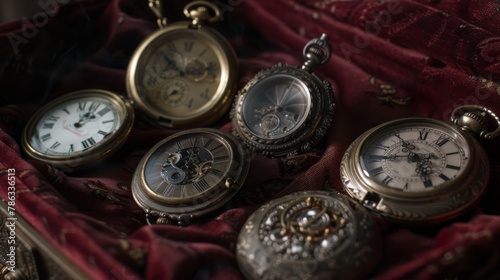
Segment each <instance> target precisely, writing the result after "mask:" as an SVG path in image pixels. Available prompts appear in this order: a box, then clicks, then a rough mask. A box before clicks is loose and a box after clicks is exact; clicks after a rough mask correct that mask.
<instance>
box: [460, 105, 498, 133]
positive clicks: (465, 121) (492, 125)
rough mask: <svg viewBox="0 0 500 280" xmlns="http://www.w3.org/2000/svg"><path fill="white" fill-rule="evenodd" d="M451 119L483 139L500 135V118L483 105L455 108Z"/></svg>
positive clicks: (461, 127) (463, 128)
mask: <svg viewBox="0 0 500 280" xmlns="http://www.w3.org/2000/svg"><path fill="white" fill-rule="evenodd" d="M451 121H452V122H453V123H454V124H455V125H456V126H458V127H459V128H460V129H462V130H464V131H467V132H469V133H472V134H474V136H479V137H480V138H483V139H492V138H496V137H499V136H500V119H499V118H498V117H497V115H496V114H495V113H494V112H493V111H491V110H490V109H488V108H486V107H483V106H479V105H464V106H460V107H458V108H455V110H453V112H452V113H451ZM490 130H492V131H490Z"/></svg>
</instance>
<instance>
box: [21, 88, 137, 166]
mask: <svg viewBox="0 0 500 280" xmlns="http://www.w3.org/2000/svg"><path fill="white" fill-rule="evenodd" d="M132 121H133V111H132V109H131V107H130V105H128V103H125V102H124V101H123V100H122V99H121V98H119V97H118V96H117V95H114V94H113V93H109V92H106V91H100V90H89V91H79V92H75V93H72V94H68V95H66V96H63V97H61V98H58V99H56V100H54V101H53V102H51V103H49V104H47V105H46V106H44V107H43V108H41V109H40V110H39V111H38V112H37V114H35V115H34V116H33V118H32V119H31V120H30V123H29V124H28V125H27V128H26V130H25V137H24V139H25V149H26V150H27V152H28V154H30V155H32V156H34V157H38V158H41V159H45V160H64V159H68V160H69V159H71V158H73V157H77V156H79V157H80V160H81V161H82V162H83V161H86V160H87V157H86V155H88V156H89V157H97V156H98V155H99V154H100V153H107V152H110V150H112V147H115V146H117V143H118V142H123V141H124V139H125V138H126V135H123V137H122V138H121V139H116V137H118V136H119V135H121V134H122V133H126V134H127V135H128V131H129V129H130V127H131V125H132Z"/></svg>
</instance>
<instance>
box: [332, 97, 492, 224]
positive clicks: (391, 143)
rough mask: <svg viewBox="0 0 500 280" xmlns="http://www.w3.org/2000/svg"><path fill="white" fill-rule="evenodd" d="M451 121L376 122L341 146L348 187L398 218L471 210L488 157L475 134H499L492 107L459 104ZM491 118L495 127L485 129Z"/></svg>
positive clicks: (435, 219)
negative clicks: (374, 125)
mask: <svg viewBox="0 0 500 280" xmlns="http://www.w3.org/2000/svg"><path fill="white" fill-rule="evenodd" d="M452 122H453V124H454V125H450V124H447V123H444V122H441V121H437V120H433V119H429V118H406V119H399V120H395V121H390V122H387V123H384V124H381V125H379V126H377V127H374V128H372V129H370V130H368V131H367V132H365V133H364V134H362V135H361V136H360V137H359V138H358V139H356V140H355V141H354V142H353V143H352V144H351V146H350V147H349V148H348V149H347V151H346V152H345V154H344V156H343V159H342V162H341V167H340V172H341V177H342V181H343V184H344V186H345V190H346V191H347V193H348V194H349V195H350V196H351V197H353V198H355V199H357V200H359V201H361V202H362V203H363V204H364V205H365V206H367V207H368V208H370V209H373V210H376V211H378V212H379V213H381V214H382V215H383V216H385V217H386V218H387V219H389V220H392V221H394V222H397V223H401V224H409V225H426V224H436V223H440V222H444V221H447V220H450V219H453V218H456V217H457V216H459V215H461V214H463V213H465V212H466V211H468V210H470V209H471V208H472V207H473V206H474V205H476V203H477V202H478V200H479V199H480V198H481V196H482V195H483V193H484V191H485V190H486V187H487V184H488V177H489V162H488V157H487V155H486V153H485V151H484V150H483V149H482V147H481V146H480V144H479V143H478V142H477V141H476V139H474V137H473V134H477V135H479V136H480V137H481V138H485V139H490V138H493V137H497V136H498V135H500V127H499V125H500V123H499V119H498V118H497V116H496V115H495V114H494V113H493V112H491V111H490V110H488V109H486V108H484V107H480V106H470V105H468V106H462V107H459V108H457V109H455V110H454V111H453V113H452ZM491 123H496V124H495V125H496V126H497V127H496V129H495V130H494V132H488V131H487V129H488V127H489V126H490V124H491Z"/></svg>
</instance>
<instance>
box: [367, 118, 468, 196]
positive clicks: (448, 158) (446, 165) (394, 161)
mask: <svg viewBox="0 0 500 280" xmlns="http://www.w3.org/2000/svg"><path fill="white" fill-rule="evenodd" d="M469 157H470V148H469V145H468V143H467V141H466V140H465V138H464V137H463V136H462V134H457V133H456V132H455V131H454V130H450V129H448V128H447V127H438V126H435V125H429V124H425V123H408V124H405V125H403V126H395V127H391V128H390V129H385V130H381V131H377V132H375V133H373V134H372V135H370V137H369V138H368V139H367V140H366V141H365V143H364V144H363V147H362V148H361V153H360V158H359V162H360V165H361V168H362V170H363V173H364V174H365V176H367V177H368V178H369V180H372V181H373V182H376V183H377V184H380V185H381V186H384V187H386V188H390V189H392V190H397V191H402V192H427V191H434V190H435V189H438V188H439V187H440V186H442V185H443V184H445V183H448V182H451V181H453V180H455V179H456V178H457V177H459V176H460V175H461V174H462V173H463V172H464V170H466V169H467V168H466V166H467V164H468V163H469Z"/></svg>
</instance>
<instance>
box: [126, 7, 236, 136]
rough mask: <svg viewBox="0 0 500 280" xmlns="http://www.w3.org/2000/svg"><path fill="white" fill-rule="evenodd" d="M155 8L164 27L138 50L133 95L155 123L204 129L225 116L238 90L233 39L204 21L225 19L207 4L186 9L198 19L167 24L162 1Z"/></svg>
mask: <svg viewBox="0 0 500 280" xmlns="http://www.w3.org/2000/svg"><path fill="white" fill-rule="evenodd" d="M149 6H150V7H151V9H152V10H153V11H154V12H155V13H156V15H157V16H158V18H159V19H158V25H159V26H160V29H159V30H157V31H156V32H154V33H153V34H151V35H150V36H148V37H147V38H146V39H145V40H144V41H143V42H142V43H141V44H140V45H139V46H138V48H137V49H136V50H135V52H134V54H133V55H132V58H131V60H130V63H129V65H128V69H127V92H128V95H129V97H130V98H131V99H132V100H133V101H134V102H135V103H136V104H137V108H138V110H139V111H140V113H141V115H142V116H144V117H145V119H146V120H147V121H149V122H150V123H151V124H153V125H156V126H159V127H167V128H174V129H177V128H190V127H200V126H204V125H207V124H210V123H213V122H214V121H216V120H217V119H218V118H220V117H221V116H222V115H223V114H225V113H226V112H227V111H228V110H229V108H230V106H231V102H232V97H233V94H234V91H235V86H236V82H235V81H236V77H237V59H236V54H235V52H234V50H233V49H232V48H231V46H230V44H229V43H228V42H227V40H226V39H225V38H224V37H223V36H222V35H221V34H220V33H218V32H217V31H215V30H213V29H211V28H210V27H208V26H205V25H204V24H203V22H215V21H218V20H220V11H219V9H218V7H217V6H216V5H215V4H213V3H211V2H206V1H193V2H190V3H189V4H187V5H186V7H185V8H184V14H185V15H186V17H188V18H190V19H192V21H182V22H175V23H169V24H167V22H166V18H164V17H163V12H162V5H161V1H159V0H150V1H149Z"/></svg>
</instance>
